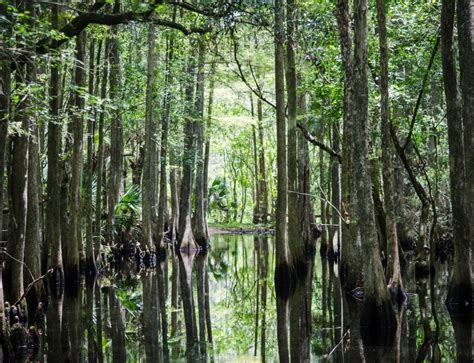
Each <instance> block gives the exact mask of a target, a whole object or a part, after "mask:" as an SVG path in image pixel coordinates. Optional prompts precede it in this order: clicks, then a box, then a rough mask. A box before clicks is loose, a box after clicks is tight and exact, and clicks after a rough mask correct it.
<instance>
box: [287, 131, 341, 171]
mask: <svg viewBox="0 0 474 363" xmlns="http://www.w3.org/2000/svg"><path fill="white" fill-rule="evenodd" d="M296 126H297V127H298V128H299V129H300V130H301V132H302V133H303V136H304V138H305V139H306V140H308V141H309V142H310V143H312V144H313V145H316V146H317V147H319V148H320V149H321V150H323V151H326V152H327V153H328V154H329V155H331V156H332V157H335V158H336V159H337V161H338V162H339V164H342V156H341V154H339V153H338V152H336V151H335V150H333V149H331V148H330V147H329V146H327V145H325V144H324V143H322V142H321V141H319V140H317V139H316V137H315V136H314V135H313V134H312V133H311V132H309V130H308V129H307V128H306V127H305V126H304V125H303V124H301V123H299V122H298V123H297V124H296Z"/></svg>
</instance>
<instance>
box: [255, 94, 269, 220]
mask: <svg viewBox="0 0 474 363" xmlns="http://www.w3.org/2000/svg"><path fill="white" fill-rule="evenodd" d="M257 120H258V125H257V129H258V170H259V174H258V181H259V187H258V191H259V193H260V194H259V195H258V198H260V214H261V222H262V223H267V222H268V215H269V213H268V191H267V169H266V166H265V145H264V142H263V139H264V132H263V109H262V100H261V99H258V100H257Z"/></svg>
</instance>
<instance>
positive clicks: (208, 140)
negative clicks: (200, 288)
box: [203, 60, 216, 343]
mask: <svg viewBox="0 0 474 363" xmlns="http://www.w3.org/2000/svg"><path fill="white" fill-rule="evenodd" d="M215 73H216V61H215V60H212V63H211V69H210V71H209V96H208V101H207V102H208V103H207V121H206V130H207V132H206V133H205V140H206V144H205V146H204V171H203V197H204V206H203V209H204V221H205V222H206V226H207V213H208V211H209V188H208V185H209V154H210V150H211V133H210V129H211V126H212V108H213V105H214V81H215ZM208 234H209V231H208ZM209 329H210V328H209ZM211 343H212V341H211Z"/></svg>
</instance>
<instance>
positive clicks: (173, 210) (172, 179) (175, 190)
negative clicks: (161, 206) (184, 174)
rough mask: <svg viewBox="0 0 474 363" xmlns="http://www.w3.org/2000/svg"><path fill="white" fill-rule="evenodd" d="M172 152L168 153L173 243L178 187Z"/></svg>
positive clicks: (177, 218) (176, 221)
mask: <svg viewBox="0 0 474 363" xmlns="http://www.w3.org/2000/svg"><path fill="white" fill-rule="evenodd" d="M174 161H175V157H174V153H173V152H172V153H171V155H170V162H171V165H172V169H171V170H170V193H171V196H170V199H171V203H170V204H171V219H170V239H171V241H172V242H173V245H174V244H175V243H176V241H177V233H178V228H179V197H178V194H179V188H178V175H177V174H178V169H177V167H176V162H174Z"/></svg>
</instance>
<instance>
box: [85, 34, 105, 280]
mask: <svg viewBox="0 0 474 363" xmlns="http://www.w3.org/2000/svg"><path fill="white" fill-rule="evenodd" d="M95 44H96V40H95V39H91V40H90V45H89V84H88V93H89V95H91V96H98V86H99V64H100V55H101V45H102V43H99V47H98V51H97V59H95V53H96V51H95V48H96V47H95ZM96 120H97V109H96V108H95V106H94V107H92V108H91V113H90V115H89V119H88V121H87V163H86V165H87V166H86V180H85V201H84V205H85V206H84V219H85V224H86V250H85V254H86V256H85V268H86V271H87V276H88V277H91V276H93V275H95V269H96V266H95V254H96V253H97V250H95V249H94V234H93V231H94V218H93V203H92V199H93V197H92V193H93V191H92V179H93V174H94V134H95V124H96Z"/></svg>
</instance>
